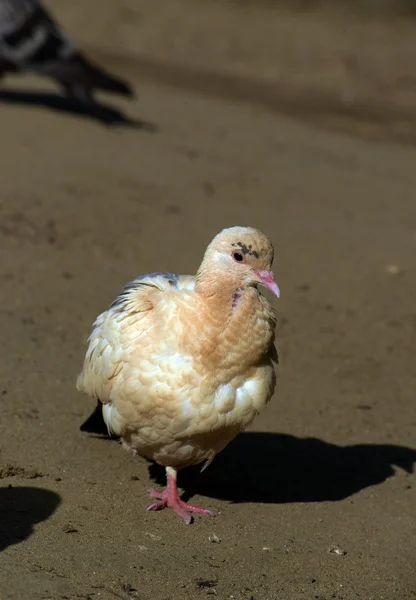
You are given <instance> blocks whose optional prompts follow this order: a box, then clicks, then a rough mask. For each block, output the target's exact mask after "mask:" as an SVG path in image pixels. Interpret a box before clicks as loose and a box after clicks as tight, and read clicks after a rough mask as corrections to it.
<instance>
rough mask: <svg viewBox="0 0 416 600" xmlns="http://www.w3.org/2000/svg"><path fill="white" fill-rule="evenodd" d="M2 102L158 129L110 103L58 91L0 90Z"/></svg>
mask: <svg viewBox="0 0 416 600" xmlns="http://www.w3.org/2000/svg"><path fill="white" fill-rule="evenodd" d="M0 103H2V104H15V105H22V106H24V105H29V106H36V107H41V108H45V109H49V110H53V111H55V112H60V113H66V114H70V115H76V116H78V117H83V118H86V119H93V120H95V121H98V122H99V123H101V124H103V125H109V126H110V125H124V126H126V127H132V128H136V129H141V130H143V131H146V132H148V133H155V132H157V130H158V128H157V126H156V125H154V124H153V123H148V122H146V121H135V120H133V119H130V118H128V117H127V116H126V115H124V114H123V113H122V112H121V111H119V110H118V109H116V108H113V107H110V106H108V105H105V104H102V103H98V102H96V103H94V104H93V105H87V104H83V103H82V102H79V101H77V100H75V99H72V98H69V97H67V96H63V95H61V94H58V93H56V94H54V93H46V92H28V91H23V90H0Z"/></svg>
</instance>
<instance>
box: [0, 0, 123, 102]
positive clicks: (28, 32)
mask: <svg viewBox="0 0 416 600" xmlns="http://www.w3.org/2000/svg"><path fill="white" fill-rule="evenodd" d="M20 71H27V72H33V73H36V74H38V75H43V76H45V77H49V78H51V79H53V80H54V81H55V82H56V83H58V84H59V85H60V86H61V87H62V88H63V90H64V92H65V93H66V94H67V95H68V96H70V97H72V98H74V99H76V100H78V101H80V102H82V103H84V104H89V105H93V104H94V100H93V93H94V91H95V90H104V91H107V92H112V93H115V94H120V95H124V96H130V97H131V96H133V91H132V90H131V88H130V87H129V86H128V85H127V84H126V83H124V82H123V81H121V80H120V79H118V78H115V77H113V76H111V75H109V74H108V73H106V72H105V71H104V70H103V69H101V68H100V67H97V66H95V65H93V64H92V63H91V62H90V61H89V60H87V59H86V58H84V56H83V55H82V54H81V53H80V52H79V51H78V50H77V48H76V46H75V44H74V43H73V42H72V40H71V39H70V38H69V37H68V36H67V35H66V33H65V32H64V31H63V30H62V29H61V28H60V26H59V25H58V24H57V23H56V22H55V21H54V20H53V18H52V17H51V15H50V14H49V13H48V12H47V11H46V10H45V9H44V8H43V7H42V5H41V4H40V3H39V2H38V1H37V0H0V78H1V77H2V75H5V74H6V73H9V72H10V73H13V72H20Z"/></svg>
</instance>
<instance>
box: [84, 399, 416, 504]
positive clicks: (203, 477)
mask: <svg viewBox="0 0 416 600" xmlns="http://www.w3.org/2000/svg"><path fill="white" fill-rule="evenodd" d="M81 430H83V431H88V432H89V433H95V434H99V435H100V434H101V435H102V434H104V435H105V434H106V427H105V424H104V422H103V419H102V415H101V409H100V408H99V407H97V408H96V409H95V411H94V412H93V413H92V415H91V416H90V417H89V418H88V419H87V420H86V421H85V423H83V425H81ZM414 463H416V449H411V448H406V447H404V446H396V445H388V444H356V445H353V446H337V445H335V444H330V443H328V442H324V441H322V440H319V439H317V438H298V437H295V436H293V435H283V434H278V433H260V432H244V433H240V435H238V436H237V437H236V438H235V440H233V441H232V442H231V443H230V444H229V445H228V446H227V447H226V448H225V450H223V451H222V452H221V453H220V454H219V455H218V456H217V457H216V458H215V459H214V461H213V462H212V464H211V465H210V466H209V467H208V469H206V470H205V471H204V472H203V473H201V472H200V469H201V466H199V467H190V468H188V469H184V470H183V471H181V472H180V473H179V478H178V484H179V485H180V486H181V487H182V488H183V489H184V490H185V494H184V496H183V497H184V499H189V498H192V496H194V495H195V494H200V495H203V496H207V497H210V498H218V499H221V500H228V501H230V502H236V503H238V502H261V503H274V504H280V503H291V502H331V501H332V502H334V501H338V500H343V499H344V498H348V497H349V496H351V495H353V494H355V493H357V492H359V491H360V490H363V489H365V488H367V487H370V486H372V485H377V484H380V483H382V482H383V481H385V480H386V479H388V478H389V477H392V476H393V475H394V473H395V471H394V467H395V466H397V467H400V468H401V469H403V470H404V471H406V472H407V473H412V472H413V466H414ZM149 474H150V477H151V478H152V479H153V480H154V481H155V482H156V483H157V484H159V485H162V486H164V485H165V472H164V469H163V468H162V467H160V466H159V465H156V464H153V463H152V464H151V465H150V466H149Z"/></svg>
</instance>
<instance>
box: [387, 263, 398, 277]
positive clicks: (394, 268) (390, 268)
mask: <svg viewBox="0 0 416 600" xmlns="http://www.w3.org/2000/svg"><path fill="white" fill-rule="evenodd" d="M386 271H387V273H388V274H389V275H399V274H400V273H401V271H402V270H401V268H400V267H399V266H398V265H386Z"/></svg>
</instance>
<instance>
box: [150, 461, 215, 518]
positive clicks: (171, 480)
mask: <svg viewBox="0 0 416 600" xmlns="http://www.w3.org/2000/svg"><path fill="white" fill-rule="evenodd" d="M166 475H167V485H166V489H165V490H164V491H163V492H158V491H157V490H149V494H150V495H151V496H152V498H156V499H157V500H158V502H154V503H153V504H151V505H150V506H148V507H147V510H161V509H162V508H171V509H172V510H174V511H175V512H176V514H177V515H179V516H180V517H181V518H182V519H183V520H184V521H185V523H186V524H187V525H189V524H190V523H191V521H192V515H191V513H193V512H194V513H198V514H200V515H209V516H211V517H213V516H214V513H213V512H212V511H210V510H208V509H206V508H200V507H199V506H193V505H192V504H188V503H187V502H184V501H183V500H181V499H180V498H179V494H178V488H177V487H176V471H175V469H172V468H171V467H167V468H166Z"/></svg>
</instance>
